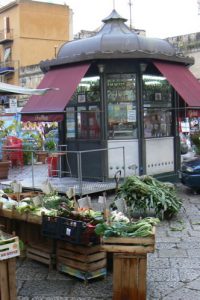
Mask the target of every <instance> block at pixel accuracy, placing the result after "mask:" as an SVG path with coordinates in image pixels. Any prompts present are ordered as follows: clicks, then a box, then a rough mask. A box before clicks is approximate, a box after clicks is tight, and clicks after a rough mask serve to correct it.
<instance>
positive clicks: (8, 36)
mask: <svg viewBox="0 0 200 300" xmlns="http://www.w3.org/2000/svg"><path fill="white" fill-rule="evenodd" d="M12 41H13V30H12V29H10V30H9V32H8V31H7V30H5V29H4V30H0V44H6V43H9V42H12Z"/></svg>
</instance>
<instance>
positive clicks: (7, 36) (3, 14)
mask: <svg viewBox="0 0 200 300" xmlns="http://www.w3.org/2000/svg"><path fill="white" fill-rule="evenodd" d="M71 39H72V11H71V9H70V8H69V6H67V5H57V4H53V3H43V2H36V1H31V0H16V1H13V2H10V3H9V4H7V5H5V6H3V7H1V8H0V81H1V82H5V83H10V84H16V85H22V86H26V87H35V86H37V84H38V83H39V82H40V80H41V76H42V74H41V73H40V74H39V75H38V78H37V79H36V77H37V75H36V73H37V74H38V71H37V72H35V69H36V68H38V67H36V65H39V63H40V61H42V60H46V59H52V58H54V57H55V56H56V54H57V51H58V49H59V47H60V46H61V45H62V44H63V43H64V42H66V41H69V40H71ZM27 66H28V69H27V71H26V69H25V68H26V67H27ZM31 66H32V67H31ZM31 70H33V78H32V79H31V77H32V75H31ZM26 72H27V74H25V73H26ZM25 75H27V78H26V76H25Z"/></svg>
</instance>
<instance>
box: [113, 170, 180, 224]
mask: <svg viewBox="0 0 200 300" xmlns="http://www.w3.org/2000/svg"><path fill="white" fill-rule="evenodd" d="M118 197H121V198H124V199H125V201H126V204H127V207H128V208H129V211H130V212H131V213H134V212H137V213H140V214H141V215H147V213H148V212H150V211H153V212H154V213H155V215H156V216H157V217H160V218H163V217H168V218H170V217H172V216H173V215H174V214H176V213H177V212H178V211H179V210H180V208H181V206H182V202H181V200H180V199H179V198H178V197H177V195H176V191H175V188H174V186H172V185H169V184H166V183H163V182H160V181H159V180H157V179H155V178H153V177H151V176H147V175H144V176H130V177H128V178H127V179H126V181H125V182H124V184H122V185H121V187H120V188H119V191H118V193H117V197H116V198H118ZM113 205H114V203H113Z"/></svg>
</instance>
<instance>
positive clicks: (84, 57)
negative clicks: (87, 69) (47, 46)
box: [40, 50, 194, 72]
mask: <svg viewBox="0 0 200 300" xmlns="http://www.w3.org/2000/svg"><path fill="white" fill-rule="evenodd" d="M98 59H101V60H102V59H105V60H107V59H109V60H110V59H151V60H164V61H168V62H177V63H181V64H184V65H186V66H190V65H193V64H194V58H192V57H189V56H187V57H182V56H174V55H173V56H167V55H164V54H158V53H156V54H155V53H152V54H151V53H144V52H141V51H138V50H137V51H131V52H127V53H122V52H119V51H116V52H112V53H111V52H107V53H100V52H97V53H90V54H81V55H76V56H72V57H64V58H56V59H52V60H46V61H41V62H40V68H41V70H42V71H43V72H47V71H49V69H51V67H63V66H64V65H68V64H72V63H81V62H82V63H83V62H85V61H92V60H98Z"/></svg>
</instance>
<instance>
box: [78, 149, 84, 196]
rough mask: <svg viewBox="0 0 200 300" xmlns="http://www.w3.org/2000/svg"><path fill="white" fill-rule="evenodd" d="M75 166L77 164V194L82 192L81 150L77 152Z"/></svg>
mask: <svg viewBox="0 0 200 300" xmlns="http://www.w3.org/2000/svg"><path fill="white" fill-rule="evenodd" d="M77 166H78V181H79V196H81V197H82V194H83V178H82V157H81V152H78V153H77Z"/></svg>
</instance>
